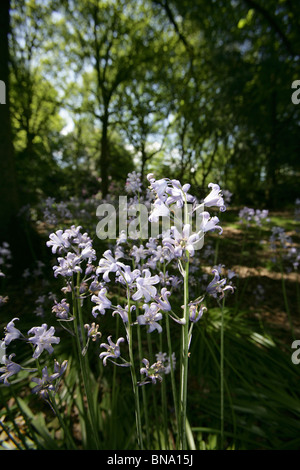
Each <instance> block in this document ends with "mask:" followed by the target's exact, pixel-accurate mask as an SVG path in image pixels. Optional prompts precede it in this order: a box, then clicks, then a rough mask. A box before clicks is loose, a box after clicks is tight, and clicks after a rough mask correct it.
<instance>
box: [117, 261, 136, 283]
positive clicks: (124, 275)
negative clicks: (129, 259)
mask: <svg viewBox="0 0 300 470" xmlns="http://www.w3.org/2000/svg"><path fill="white" fill-rule="evenodd" d="M119 268H120V269H119V272H118V275H117V281H118V282H120V283H121V284H124V285H126V284H128V285H129V286H130V285H132V284H133V283H134V282H135V280H136V279H137V278H138V277H139V276H140V275H141V271H140V270H139V269H134V270H133V271H132V270H131V267H130V266H129V265H125V264H124V263H119Z"/></svg>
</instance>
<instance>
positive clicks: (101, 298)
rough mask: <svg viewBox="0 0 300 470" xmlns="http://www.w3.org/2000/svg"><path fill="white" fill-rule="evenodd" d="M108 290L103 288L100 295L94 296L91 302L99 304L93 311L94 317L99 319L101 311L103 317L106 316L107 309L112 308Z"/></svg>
mask: <svg viewBox="0 0 300 470" xmlns="http://www.w3.org/2000/svg"><path fill="white" fill-rule="evenodd" d="M106 294H107V289H106V288H105V287H103V288H102V289H101V290H100V291H99V292H98V295H92V297H91V301H92V302H94V303H95V304H97V305H96V306H95V307H93V309H92V315H93V316H94V317H97V315H98V313H97V311H99V312H100V313H101V315H104V314H105V309H107V308H110V307H111V301H110V300H109V299H108V298H107V297H106Z"/></svg>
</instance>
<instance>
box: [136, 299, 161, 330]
mask: <svg viewBox="0 0 300 470" xmlns="http://www.w3.org/2000/svg"><path fill="white" fill-rule="evenodd" d="M143 309H144V310H145V313H144V314H143V315H139V316H138V317H137V322H138V324H139V325H147V326H148V327H149V328H148V331H147V333H152V331H154V330H157V331H158V333H161V332H162V327H161V325H160V324H159V323H157V322H158V321H159V320H161V319H162V314H161V312H160V311H159V309H160V306H159V305H157V304H156V303H155V302H152V303H151V305H148V304H144V305H143Z"/></svg>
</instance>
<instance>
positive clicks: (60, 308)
mask: <svg viewBox="0 0 300 470" xmlns="http://www.w3.org/2000/svg"><path fill="white" fill-rule="evenodd" d="M54 302H55V305H53V307H52V312H53V313H55V314H56V316H57V318H59V319H61V320H66V319H67V318H69V313H70V304H68V303H67V301H66V299H62V300H61V301H60V302H57V301H56V300H55V301H54Z"/></svg>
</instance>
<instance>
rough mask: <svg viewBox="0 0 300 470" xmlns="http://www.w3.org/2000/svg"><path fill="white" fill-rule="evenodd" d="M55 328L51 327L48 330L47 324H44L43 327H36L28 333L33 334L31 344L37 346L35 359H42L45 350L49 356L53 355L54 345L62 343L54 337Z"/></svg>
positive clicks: (34, 354) (30, 339)
mask: <svg viewBox="0 0 300 470" xmlns="http://www.w3.org/2000/svg"><path fill="white" fill-rule="evenodd" d="M54 333H55V328H54V327H53V326H51V327H50V328H49V329H48V326H47V325H46V323H43V325H42V326H35V327H34V328H31V329H30V330H29V331H28V334H29V335H31V334H33V335H34V336H33V337H32V338H29V339H28V341H29V343H31V344H33V345H34V346H35V350H34V353H33V357H34V359H37V358H38V357H40V355H41V354H42V352H43V351H44V349H45V350H46V351H48V353H49V354H52V353H53V350H54V349H53V346H52V343H54V344H58V343H59V342H60V338H57V337H56V336H54Z"/></svg>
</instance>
